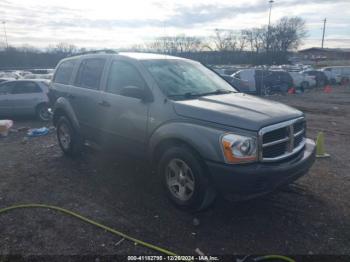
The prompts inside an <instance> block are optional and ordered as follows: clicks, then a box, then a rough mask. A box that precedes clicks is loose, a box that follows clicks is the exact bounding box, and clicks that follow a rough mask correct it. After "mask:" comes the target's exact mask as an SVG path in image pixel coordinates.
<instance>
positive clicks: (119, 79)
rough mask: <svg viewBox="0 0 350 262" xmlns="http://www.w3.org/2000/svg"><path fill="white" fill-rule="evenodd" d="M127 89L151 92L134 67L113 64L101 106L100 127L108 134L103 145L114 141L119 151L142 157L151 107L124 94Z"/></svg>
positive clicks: (131, 65)
mask: <svg viewBox="0 0 350 262" xmlns="http://www.w3.org/2000/svg"><path fill="white" fill-rule="evenodd" d="M125 87H133V88H138V89H139V90H143V91H144V92H146V91H149V90H148V87H147V85H146V82H145V81H144V79H143V77H142V75H141V74H140V72H139V70H138V69H137V68H136V66H135V65H133V64H132V63H131V62H128V61H123V60H115V61H112V63H111V66H110V69H109V72H108V76H107V82H106V87H105V90H104V92H103V97H102V100H101V101H100V103H99V115H100V118H99V119H100V120H101V122H100V126H101V130H102V131H103V133H104V134H105V136H104V138H105V141H104V142H106V140H108V141H107V142H110V141H113V142H114V144H116V145H117V146H118V148H119V149H121V150H125V151H128V152H129V153H134V154H136V155H141V154H143V153H144V149H145V141H146V135H147V119H148V111H149V103H147V102H145V101H144V100H143V99H140V98H136V97H131V96H130V94H129V95H128V94H125V93H124V92H123V90H125Z"/></svg>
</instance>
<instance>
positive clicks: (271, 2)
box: [268, 0, 274, 28]
mask: <svg viewBox="0 0 350 262" xmlns="http://www.w3.org/2000/svg"><path fill="white" fill-rule="evenodd" d="M273 2H274V1H273V0H270V1H269V4H270V11H269V25H268V28H270V23H271V9H272V4H273Z"/></svg>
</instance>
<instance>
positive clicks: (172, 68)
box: [143, 59, 236, 98]
mask: <svg viewBox="0 0 350 262" xmlns="http://www.w3.org/2000/svg"><path fill="white" fill-rule="evenodd" d="M143 63H144V65H145V66H146V68H147V69H148V71H149V72H150V73H151V75H152V76H153V77H154V79H155V80H156V81H157V83H158V85H159V87H160V88H161V90H162V91H163V92H164V94H165V95H167V96H168V97H173V98H182V97H184V98H186V97H187V98H188V97H194V96H202V95H211V94H224V93H230V92H236V90H235V89H234V88H233V87H232V86H231V85H230V84H229V83H227V82H226V81H225V80H223V79H222V78H221V77H219V76H218V75H217V74H215V73H214V72H212V71H211V70H210V69H208V68H206V67H205V66H203V65H201V64H199V63H192V62H187V61H182V60H175V59H174V60H145V61H143Z"/></svg>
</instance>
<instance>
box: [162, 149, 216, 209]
mask: <svg viewBox="0 0 350 262" xmlns="http://www.w3.org/2000/svg"><path fill="white" fill-rule="evenodd" d="M158 174H159V175H160V176H162V179H163V185H164V188H165V191H166V194H167V196H168V197H169V199H170V200H171V201H172V202H173V203H174V204H175V205H176V206H178V207H180V208H184V209H188V210H192V211H199V210H202V209H205V208H207V207H209V206H210V205H211V204H212V203H213V201H214V200H215V196H216V193H215V190H214V189H213V187H212V186H211V185H210V183H209V178H208V176H207V175H206V174H205V170H204V168H203V164H202V162H201V160H200V159H199V157H198V156H197V155H196V154H195V152H193V151H192V150H191V149H189V148H188V147H186V146H173V147H171V148H168V149H167V150H165V152H164V153H163V155H162V156H161V159H160V161H159V164H158Z"/></svg>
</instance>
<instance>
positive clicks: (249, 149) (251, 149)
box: [221, 134, 257, 164]
mask: <svg viewBox="0 0 350 262" xmlns="http://www.w3.org/2000/svg"><path fill="white" fill-rule="evenodd" d="M221 145H222V150H223V152H224V156H225V160H226V162H227V163H229V164H239V163H247V162H253V161H256V159H257V146H256V138H254V137H247V136H240V135H235V134H226V135H224V136H223V137H222V138H221Z"/></svg>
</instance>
